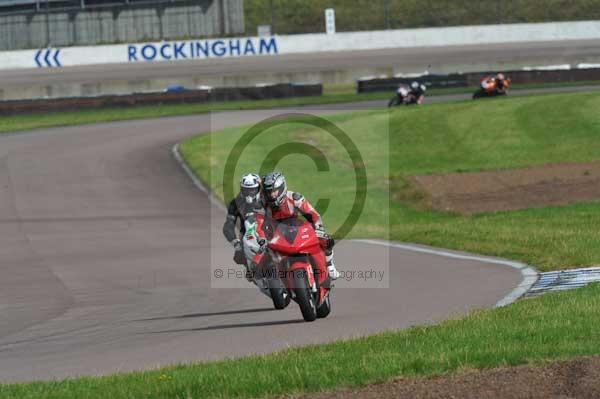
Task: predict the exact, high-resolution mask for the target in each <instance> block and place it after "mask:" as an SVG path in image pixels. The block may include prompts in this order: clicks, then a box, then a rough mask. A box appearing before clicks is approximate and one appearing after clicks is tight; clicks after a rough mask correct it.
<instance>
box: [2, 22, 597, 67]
mask: <svg viewBox="0 0 600 399" xmlns="http://www.w3.org/2000/svg"><path fill="white" fill-rule="evenodd" d="M586 39H590V40H592V39H600V21H583V22H557V23H540V24H509V25H484V26H462V27H451V28H427V29H404V30H387V31H369V32H348V33H337V34H333V35H326V34H308V35H290V36H273V37H267V38H258V37H248V38H228V39H211V40H186V41H177V42H158V43H136V44H120V45H108V46H93V47H64V48H53V49H39V50H22V51H10V52H2V53H0V69H17V68H48V67H66V66H77V65H95V64H113V63H119V64H127V63H130V64H132V65H134V64H135V63H139V62H161V61H181V60H190V59H207V58H226V57H244V56H256V55H263V56H269V55H277V54H302V53H319V52H331V51H353V50H372V49H386V48H411V47H436V46H465V45H483V44H492V43H520V42H547V41H566V40H586Z"/></svg>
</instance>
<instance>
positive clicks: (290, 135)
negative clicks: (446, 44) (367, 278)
mask: <svg viewBox="0 0 600 399" xmlns="http://www.w3.org/2000/svg"><path fill="white" fill-rule="evenodd" d="M598 109H600V94H599V93H586V94H568V95H547V96H537V97H521V98H511V99H501V100H497V101H481V102H462V103H454V104H436V105H429V106H426V107H419V108H412V109H408V108H403V109H396V110H394V111H393V112H391V113H390V114H388V112H387V111H368V112H355V113H351V114H346V115H338V116H334V117H331V118H329V119H331V120H332V121H333V122H335V123H336V124H337V125H338V126H340V127H341V128H342V129H343V130H344V131H345V132H347V133H348V135H349V136H350V137H351V138H352V139H353V140H354V141H355V143H356V144H357V146H358V147H359V149H360V151H361V153H362V155H363V157H364V158H365V162H366V164H367V171H368V193H369V194H368V196H367V201H366V204H365V210H364V212H363V215H362V217H361V218H360V220H359V224H358V225H357V227H355V229H354V232H353V233H352V236H355V237H384V238H391V239H393V240H400V241H408V242H417V243H423V244H429V245H434V246H440V247H446V248H454V249H461V250H466V251H470V252H476V253H481V254H488V255H497V256H502V257H506V258H511V259H518V260H521V261H525V262H528V263H530V264H533V265H535V266H536V267H538V268H539V269H541V270H552V269H560V268H567V267H573V266H583V265H592V264H598V263H600V235H599V234H598V227H597V226H599V225H600V204H599V203H589V204H578V205H572V206H564V207H552V208H542V209H530V210H521V211H512V212H497V213H487V214H480V215H477V216H472V217H464V216H459V215H455V214H448V213H441V212H435V211H431V210H428V209H424V208H423V207H422V206H421V205H420V201H419V200H420V198H419V193H418V192H413V191H411V187H410V186H409V185H408V184H407V183H406V181H407V180H406V178H407V177H409V176H412V175H417V174H429V173H440V172H457V171H476V170H495V169H511V168H523V167H527V166H533V165H543V164H548V163H557V162H566V161H571V162H585V161H592V160H597V159H600V114H599V113H598ZM388 116H389V117H388ZM245 130H246V128H237V129H228V130H226V131H224V132H221V133H216V134H212V135H206V136H199V137H196V138H192V139H189V140H187V141H186V142H184V143H183V145H182V152H183V154H184V156H185V157H186V159H187V160H188V162H189V163H190V164H191V166H192V168H193V169H194V170H195V171H196V173H197V174H198V175H199V176H200V177H201V178H202V179H204V181H206V182H208V184H209V185H210V186H211V187H212V188H213V189H214V190H215V191H216V193H217V195H220V196H222V187H221V183H220V182H221V180H220V179H221V178H222V174H223V164H224V162H225V159H226V158H227V155H228V153H229V152H230V151H231V148H232V147H233V145H234V143H235V141H236V140H237V139H238V138H239V137H240V136H241V134H242V133H243V132H244V131H245ZM388 130H389V142H388V135H387V132H388ZM287 142H303V143H313V144H316V145H317V147H319V148H320V149H322V150H323V151H324V152H325V153H326V155H327V156H328V158H329V159H330V164H331V169H332V173H330V174H327V173H315V172H314V171H315V166H314V163H313V161H312V160H310V159H309V158H308V157H301V156H290V157H287V158H285V159H283V161H282V162H281V163H280V164H279V165H278V169H281V170H283V171H285V172H286V174H287V176H288V178H289V182H290V186H291V187H292V188H293V189H294V190H297V191H300V192H303V193H304V194H305V195H306V196H307V197H308V198H312V199H313V200H314V199H315V198H319V197H321V198H330V199H331V200H332V205H330V206H329V209H328V210H327V212H326V214H325V221H326V224H327V225H328V226H329V227H330V229H331V230H335V228H337V227H338V226H339V224H340V223H341V221H342V220H343V218H344V217H345V215H347V213H348V211H349V209H350V207H351V203H352V201H353V200H354V189H355V184H354V180H353V178H354V168H353V165H352V163H351V162H350V161H349V160H348V159H347V158H345V156H346V155H345V154H344V153H343V151H342V150H341V149H339V148H337V147H336V146H335V143H334V142H333V139H332V138H331V137H329V136H328V135H327V134H326V133H324V132H323V131H320V130H318V129H316V128H311V127H307V126H306V125H304V124H301V123H290V124H286V125H283V126H279V127H276V128H272V129H271V130H270V133H268V134H266V135H264V136H260V137H258V138H257V139H256V140H255V141H254V142H253V143H252V145H251V146H250V147H249V148H248V150H247V151H245V152H244V154H243V156H242V158H241V161H240V164H239V167H238V168H237V169H236V176H238V175H239V174H240V173H242V171H243V170H257V169H258V168H259V166H260V164H261V162H262V160H263V159H264V157H265V154H266V153H267V152H268V151H270V150H271V149H272V148H274V147H276V146H277V145H278V144H281V143H287ZM388 143H389V144H388ZM388 146H389V154H390V162H389V170H388V164H387V162H386V160H387V159H386V158H385V157H384V156H382V154H386V152H387V151H388ZM322 175H323V176H322ZM332 176H335V177H332ZM388 182H389V183H390V184H391V198H392V200H391V202H390V209H389V215H388V212H386V207H385V206H384V205H385V204H387V203H388V195H387V192H386V188H387V184H388ZM388 216H389V223H388ZM388 225H389V234H388V231H387V229H386V226H388Z"/></svg>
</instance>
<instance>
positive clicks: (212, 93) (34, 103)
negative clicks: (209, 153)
mask: <svg viewBox="0 0 600 399" xmlns="http://www.w3.org/2000/svg"><path fill="white" fill-rule="evenodd" d="M322 94H323V85H321V84H293V83H283V84H276V85H267V86H260V87H224V88H214V89H200V90H187V89H180V90H177V91H167V92H159V93H134V94H127V95H107V96H98V97H69V98H56V99H38V100H11V101H1V102H0V115H4V116H7V115H16V114H31V113H48V112H60V111H79V110H83V109H103V108H122V107H135V106H144V105H163V104H165V105H166V104H194V103H208V102H219V101H221V102H222V101H240V100H267V99H278V98H292V97H309V96H321V95H322Z"/></svg>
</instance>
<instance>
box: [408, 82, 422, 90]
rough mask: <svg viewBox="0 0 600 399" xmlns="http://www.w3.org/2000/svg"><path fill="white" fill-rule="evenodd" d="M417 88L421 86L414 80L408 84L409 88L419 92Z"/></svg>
mask: <svg viewBox="0 0 600 399" xmlns="http://www.w3.org/2000/svg"><path fill="white" fill-rule="evenodd" d="M419 86H421V85H420V84H419V82H417V81H416V80H415V81H414V82H412V83H411V84H410V87H411V88H412V89H413V90H419Z"/></svg>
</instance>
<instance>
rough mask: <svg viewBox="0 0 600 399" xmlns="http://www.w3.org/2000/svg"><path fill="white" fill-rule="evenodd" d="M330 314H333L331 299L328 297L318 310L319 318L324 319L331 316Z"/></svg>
mask: <svg viewBox="0 0 600 399" xmlns="http://www.w3.org/2000/svg"><path fill="white" fill-rule="evenodd" d="M329 313H331V299H329V295H327V298H325V300H324V301H323V303H322V304H321V306H319V307H318V308H317V317H318V318H319V319H323V318H325V317H327V316H329Z"/></svg>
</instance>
